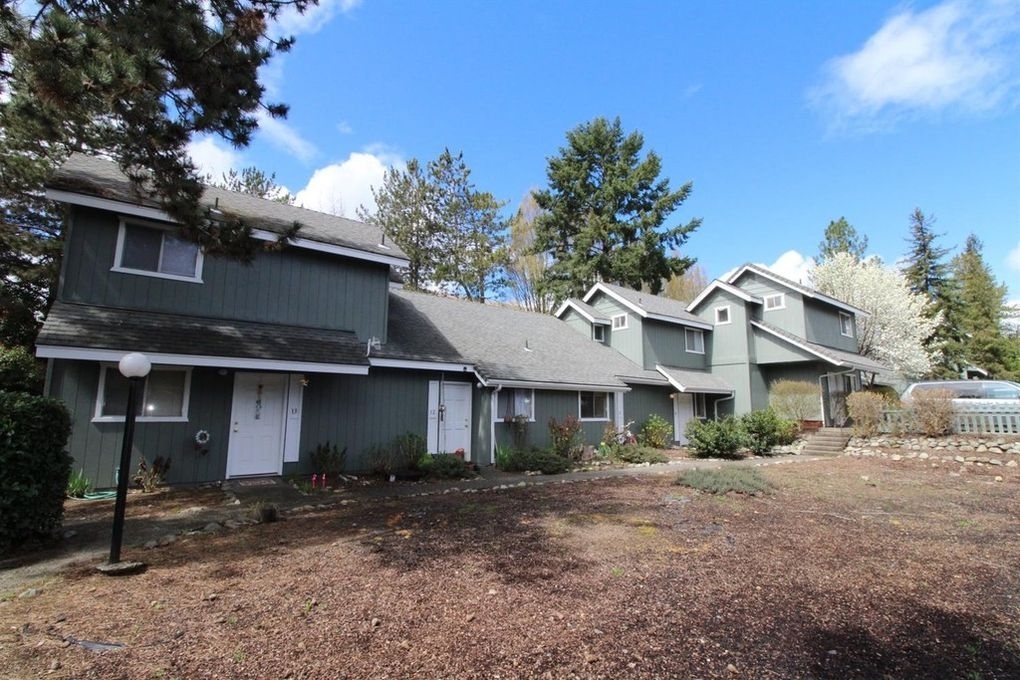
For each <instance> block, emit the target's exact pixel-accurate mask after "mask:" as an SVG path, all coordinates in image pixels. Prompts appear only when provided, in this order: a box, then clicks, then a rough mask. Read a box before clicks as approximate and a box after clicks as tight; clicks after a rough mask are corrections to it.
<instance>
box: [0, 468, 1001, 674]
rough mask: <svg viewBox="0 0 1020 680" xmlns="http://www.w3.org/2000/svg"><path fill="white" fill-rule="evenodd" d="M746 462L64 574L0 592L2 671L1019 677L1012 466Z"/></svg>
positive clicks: (383, 512)
mask: <svg viewBox="0 0 1020 680" xmlns="http://www.w3.org/2000/svg"><path fill="white" fill-rule="evenodd" d="M759 470H760V471H761V474H762V475H763V476H764V477H765V478H766V479H767V480H768V481H769V482H770V483H771V485H772V490H771V492H770V493H767V494H763V495H759V496H743V495H737V494H733V493H730V494H725V495H711V494H707V493H703V492H699V491H695V490H692V489H689V488H686V487H681V486H677V485H675V484H673V483H672V482H673V476H672V475H671V476H669V477H661V476H659V477H656V476H652V475H649V476H644V477H630V478H617V479H609V480H599V481H587V482H579V483H572V484H549V485H545V486H538V487H529V488H524V489H511V490H503V491H490V492H479V493H470V494H468V493H454V494H446V495H438V496H427V497H414V498H405V499H400V500H390V501H373V502H364V503H358V504H353V505H348V506H343V507H341V506H335V507H332V508H330V509H327V510H313V511H307V512H303V513H292V514H290V515H289V516H287V518H286V521H283V522H279V523H275V524H262V525H254V526H248V527H243V528H240V529H237V530H235V531H231V532H224V533H222V534H219V535H203V536H196V537H193V538H185V539H182V540H180V541H178V542H177V543H175V544H173V545H171V546H167V547H164V548H158V549H155V550H148V551H137V550H136V551H133V552H134V554H130V553H129V554H128V555H126V557H129V558H130V557H142V558H144V559H145V561H146V562H148V564H149V568H148V571H146V572H145V573H143V574H140V575H136V576H131V577H121V578H110V577H105V576H102V575H100V574H98V573H96V572H95V570H94V566H95V565H94V564H92V563H90V564H80V565H77V566H74V567H71V568H69V569H67V570H66V571H65V572H64V573H63V574H62V575H61V576H60V577H58V578H52V579H50V580H49V581H47V582H46V583H43V584H40V585H39V587H38V592H37V593H36V594H35V596H34V597H19V596H18V595H17V594H14V595H13V596H10V595H8V596H7V598H6V599H5V600H4V601H3V602H2V603H0V676H2V677H4V678H8V677H10V678H38V677H53V678H104V679H105V678H132V679H134V678H186V679H191V678H295V679H296V678H406V677H451V678H519V677H529V678H530V677H549V678H568V677H577V678H628V677H634V678H662V677H677V678H699V677H700V678H716V677H721V678H730V677H749V678H972V679H975V680H976V679H979V678H980V679H988V678H1018V677H1020V521H1018V518H1020V473H1018V472H1017V468H1015V467H1013V468H1005V467H1001V468H991V467H983V468H977V467H968V468H967V469H966V470H965V471H963V472H961V467H960V466H959V465H953V464H946V463H940V464H937V465H934V466H933V465H932V463H931V462H929V461H917V460H915V461H898V462H893V461H889V460H879V459H870V460H860V459H851V458H835V459H828V460H821V461H814V462H802V463H796V464H788V465H776V466H768V467H763V468H759ZM996 475H998V476H1001V477H1002V479H1001V481H995V479H994V478H995V476H996ZM82 641H88V642H89V643H94V642H99V643H105V645H107V646H109V647H110V648H104V647H103V646H100V647H98V648H97V647H96V646H95V645H91V644H83V643H82ZM121 645H122V646H121Z"/></svg>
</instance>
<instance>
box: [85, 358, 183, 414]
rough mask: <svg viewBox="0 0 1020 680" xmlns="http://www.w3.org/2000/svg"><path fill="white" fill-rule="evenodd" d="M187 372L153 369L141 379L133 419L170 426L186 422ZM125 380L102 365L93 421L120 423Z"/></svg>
mask: <svg viewBox="0 0 1020 680" xmlns="http://www.w3.org/2000/svg"><path fill="white" fill-rule="evenodd" d="M190 392H191V369H189V368H176V367H169V366H167V367H159V368H153V369H152V371H150V372H149V375H148V376H147V377H146V378H145V382H144V387H143V389H142V394H141V395H139V397H140V399H139V400H138V405H137V410H136V411H135V415H136V416H138V420H139V421H147V420H148V421H154V422H160V421H162V422H174V421H186V420H187V419H188V400H189V398H190ZM127 400H128V379H127V378H125V377H124V376H123V375H121V374H120V371H119V370H118V369H117V366H116V365H103V366H102V368H101V369H100V374H99V394H98V396H97V397H96V412H95V417H94V418H93V419H94V420H100V421H123V420H124V415H125V414H126V413H127Z"/></svg>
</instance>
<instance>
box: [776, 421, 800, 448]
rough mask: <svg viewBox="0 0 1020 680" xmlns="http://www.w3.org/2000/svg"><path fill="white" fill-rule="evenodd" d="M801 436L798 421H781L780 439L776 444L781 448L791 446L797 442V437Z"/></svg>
mask: <svg viewBox="0 0 1020 680" xmlns="http://www.w3.org/2000/svg"><path fill="white" fill-rule="evenodd" d="M799 434H800V423H799V422H797V421H796V420H785V419H782V418H780V419H779V435H778V436H779V439H778V441H776V444H778V445H779V446H789V445H790V444H792V443H794V442H795V441H797V435H799Z"/></svg>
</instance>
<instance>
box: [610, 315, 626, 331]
mask: <svg viewBox="0 0 1020 680" xmlns="http://www.w3.org/2000/svg"><path fill="white" fill-rule="evenodd" d="M626 327H627V315H626V314H617V315H616V316H614V317H613V330H614V331H618V330H621V329H623V328H626Z"/></svg>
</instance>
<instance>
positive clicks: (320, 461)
mask: <svg viewBox="0 0 1020 680" xmlns="http://www.w3.org/2000/svg"><path fill="white" fill-rule="evenodd" d="M309 458H310V459H311V462H312V472H314V473H319V474H323V473H325V475H326V477H327V479H338V478H339V477H340V475H341V474H343V471H344V466H345V465H346V463H347V447H346V446H345V447H343V448H342V449H341V448H340V447H339V446H338V445H337V444H330V443H329V442H328V441H327V442H326V443H325V444H319V445H317V446H316V447H315V448H314V449H312V452H311V453H310V454H309Z"/></svg>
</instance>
